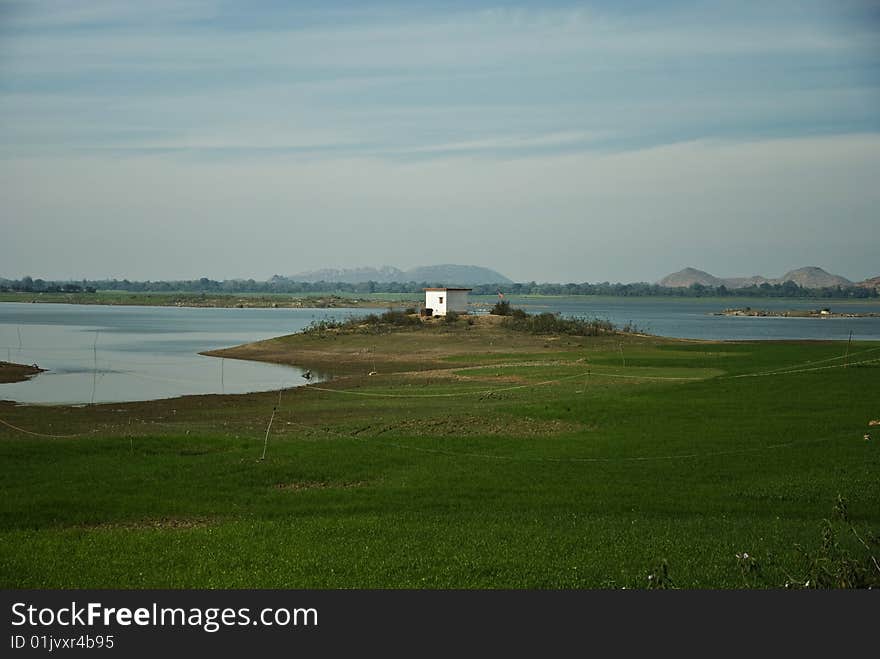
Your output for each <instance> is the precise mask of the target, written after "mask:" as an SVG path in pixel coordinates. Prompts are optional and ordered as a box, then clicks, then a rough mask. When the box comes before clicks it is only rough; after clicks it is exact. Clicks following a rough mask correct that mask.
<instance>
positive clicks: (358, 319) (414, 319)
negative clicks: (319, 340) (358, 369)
mask: <svg viewBox="0 0 880 659" xmlns="http://www.w3.org/2000/svg"><path fill="white" fill-rule="evenodd" d="M420 324H421V321H420V320H419V318H418V316H417V315H415V314H414V313H413V314H411V313H409V309H407V310H405V311H399V310H396V309H389V310H388V311H386V312H384V313H382V314H374V313H371V314H368V315H366V316H353V317H351V318H348V319H346V320H330V319H326V318H325V319H322V320H316V321H312V323H311V324H310V325H309V326H308V327H307V328H306V329H305V330H303V332H304V333H305V334H313V335H323V334H325V333H327V332H337V333H356V332H366V333H373V334H381V333H384V332H386V331H390V330H391V329H393V328H395V327H412V326H414V325H420Z"/></svg>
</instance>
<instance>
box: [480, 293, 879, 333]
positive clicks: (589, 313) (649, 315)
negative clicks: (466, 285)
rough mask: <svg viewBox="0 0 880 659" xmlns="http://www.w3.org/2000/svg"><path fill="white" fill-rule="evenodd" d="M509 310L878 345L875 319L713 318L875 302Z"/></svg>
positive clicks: (657, 300)
mask: <svg viewBox="0 0 880 659" xmlns="http://www.w3.org/2000/svg"><path fill="white" fill-rule="evenodd" d="M472 299H473V301H475V302H484V303H488V304H494V303H495V302H497V301H498V297H497V296H472ZM504 299H506V300H508V301H509V302H510V304H511V306H513V307H522V308H523V309H525V310H526V311H528V312H529V313H541V312H544V311H550V312H554V313H556V312H558V313H561V314H563V315H565V316H585V317H587V318H594V317H596V318H602V319H607V320H610V321H611V322H612V323H614V324H615V325H621V326H622V325H625V324H626V323H634V324H635V325H636V326H637V327H638V328H639V329H640V330H641V331H644V332H646V333H648V334H656V335H658V336H670V337H676V338H683V339H705V340H713V341H717V340H727V341H750V340H769V339H774V340H780V339H816V340H826V339H832V340H844V341H845V340H847V339H848V338H849V333H850V332H852V336H853V340H859V341H878V340H880V318H774V317H764V318H756V317H746V316H713V315H712V314H713V313H715V312H718V311H722V310H723V309H726V308H729V307H731V308H734V307H735V308H742V307H752V308H753V309H767V310H770V311H785V310H789V309H790V310H804V311H807V310H811V309H821V308H824V307H828V308H829V309H831V310H832V311H834V312H839V313H880V301H877V300H873V301H863V300H804V299H777V298H757V299H756V298H672V297H641V298H631V297H586V296H581V297H578V296H571V297H541V296H527V295H523V296H517V295H511V296H505V298H504Z"/></svg>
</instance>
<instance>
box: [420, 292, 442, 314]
mask: <svg viewBox="0 0 880 659" xmlns="http://www.w3.org/2000/svg"><path fill="white" fill-rule="evenodd" d="M446 298H447V294H446V291H425V307H426V308H428V309H433V310H434V315H435V316H445V315H446ZM441 299H442V300H443V302H442V303H441V302H440V300H441Z"/></svg>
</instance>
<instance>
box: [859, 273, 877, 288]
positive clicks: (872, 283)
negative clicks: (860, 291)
mask: <svg viewBox="0 0 880 659" xmlns="http://www.w3.org/2000/svg"><path fill="white" fill-rule="evenodd" d="M856 286H861V287H862V288H877V289H880V276H877V277H870V278H869V279H865V280H864V281H860V282H859V283H858V284H856Z"/></svg>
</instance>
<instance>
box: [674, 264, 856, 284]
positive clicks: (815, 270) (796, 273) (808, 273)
mask: <svg viewBox="0 0 880 659" xmlns="http://www.w3.org/2000/svg"><path fill="white" fill-rule="evenodd" d="M787 281H793V282H794V283H795V284H797V285H798V286H802V287H803V288H834V287H836V286H841V287H844V288H845V287H847V286H853V283H852V282H851V281H850V280H849V279H847V278H846V277H841V276H840V275H834V274H831V273H830V272H826V271H825V270H823V269H822V268H819V267H817V266H806V267H803V268H797V269H796V270H789V271H788V272H786V273H785V274H784V275H782V276H781V277H779V278H777V279H769V278H767V277H763V276H761V275H754V276H752V277H727V278H721V277H716V276H715V275H710V274H709V273H708V272H704V271H703V270H697V269H696V268H685V269H684V270H679V271H678V272H673V273H672V274H670V275H666V276H665V277H664V278H663V279H661V280H660V281H659V282H658V284H659V285H660V286H666V287H668V288H687V287H688V286H692V285H693V284H700V285H702V286H714V287H718V286H721V285H724V286H726V287H727V288H746V287H748V286H760V285H761V284H765V283H766V284H784V283H785V282H787Z"/></svg>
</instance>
